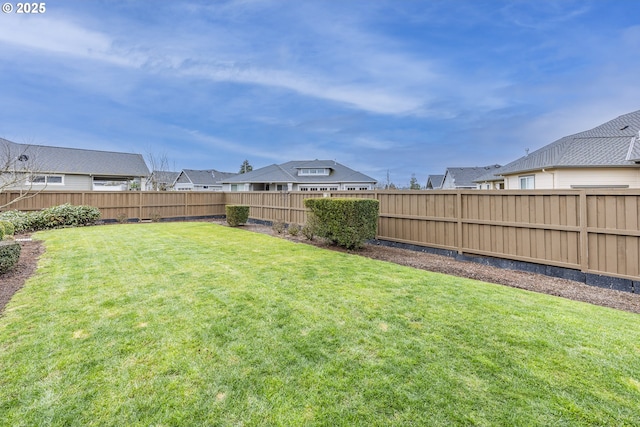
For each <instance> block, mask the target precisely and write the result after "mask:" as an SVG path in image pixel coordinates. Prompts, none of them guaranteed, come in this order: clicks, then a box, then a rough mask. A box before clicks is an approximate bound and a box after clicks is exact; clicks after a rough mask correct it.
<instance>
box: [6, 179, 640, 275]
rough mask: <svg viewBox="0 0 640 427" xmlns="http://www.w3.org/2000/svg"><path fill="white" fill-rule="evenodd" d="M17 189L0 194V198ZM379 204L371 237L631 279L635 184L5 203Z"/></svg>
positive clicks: (639, 264)
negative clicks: (325, 200) (336, 200)
mask: <svg viewBox="0 0 640 427" xmlns="http://www.w3.org/2000/svg"><path fill="white" fill-rule="evenodd" d="M18 195H19V193H12V192H3V193H0V205H2V204H4V203H6V202H8V201H9V200H13V199H14V198H15V197H17V196H18ZM327 196H334V197H361V198H373V199H377V200H379V201H380V216H379V221H378V236H377V237H378V238H379V239H381V240H388V241H391V242H398V243H407V244H412V245H419V246H426V247H432V248H439V249H445V250H450V251H456V252H458V253H460V254H470V255H480V256H490V257H496V258H504V259H510V260H516V261H524V262H531V263H537V264H544V265H550V266H556V267H563V268H570V269H575V270H580V271H582V272H585V273H592V274H599V275H606V276H613V277H620V278H624V279H630V280H633V281H640V190H607V189H593V190H591V189H589V190H524V191H520V190H500V191H495V190H493V191H492V190H486V191H482V190H456V191H356V192H348V191H339V192H325V193H321V192H230V193H225V192H193V191H186V192H91V191H90V192H53V191H50V192H42V193H39V194H37V195H35V196H34V197H30V198H26V199H22V200H20V201H19V202H17V203H15V204H13V205H11V206H10V207H9V208H8V209H18V210H25V211H33V210H39V209H43V208H46V207H50V206H55V205H60V204H63V203H71V204H75V205H81V204H84V205H91V206H95V207H97V208H99V209H100V211H101V212H102V218H103V219H105V220H115V219H121V218H123V217H126V218H137V219H141V220H145V219H150V218H193V217H213V216H221V215H224V214H225V206H226V205H227V204H242V205H248V206H249V207H250V214H249V215H250V217H251V218H253V219H257V220H263V221H284V222H286V223H290V224H291V223H297V224H304V223H305V222H306V216H307V211H306V209H305V207H304V199H306V198H310V197H327Z"/></svg>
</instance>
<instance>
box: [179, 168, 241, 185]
mask: <svg viewBox="0 0 640 427" xmlns="http://www.w3.org/2000/svg"><path fill="white" fill-rule="evenodd" d="M181 174H182V175H184V176H185V177H186V178H187V179H188V180H189V181H190V182H191V183H192V184H194V185H216V184H217V185H220V184H221V183H222V181H223V180H225V179H227V178H230V177H232V176H235V175H237V174H235V173H232V172H220V171H217V170H215V169H205V170H196V169H183V170H182V172H181Z"/></svg>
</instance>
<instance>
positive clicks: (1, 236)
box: [0, 221, 5, 240]
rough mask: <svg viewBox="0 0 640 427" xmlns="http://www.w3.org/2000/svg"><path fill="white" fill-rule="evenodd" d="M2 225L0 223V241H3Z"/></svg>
mask: <svg viewBox="0 0 640 427" xmlns="http://www.w3.org/2000/svg"><path fill="white" fill-rule="evenodd" d="M4 233H5V231H4V224H3V223H2V222H1V221H0V240H2V239H4Z"/></svg>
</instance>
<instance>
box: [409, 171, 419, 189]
mask: <svg viewBox="0 0 640 427" xmlns="http://www.w3.org/2000/svg"><path fill="white" fill-rule="evenodd" d="M409 189H410V190H419V189H420V184H418V179H417V178H416V174H415V173H412V174H411V181H409Z"/></svg>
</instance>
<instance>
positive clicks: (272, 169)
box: [223, 160, 376, 184]
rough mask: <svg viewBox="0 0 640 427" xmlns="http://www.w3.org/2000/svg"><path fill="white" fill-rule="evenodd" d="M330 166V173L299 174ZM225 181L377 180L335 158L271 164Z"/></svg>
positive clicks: (312, 181)
mask: <svg viewBox="0 0 640 427" xmlns="http://www.w3.org/2000/svg"><path fill="white" fill-rule="evenodd" d="M305 168H312V169H313V168H316V169H320V168H329V169H330V170H331V172H330V173H329V175H298V171H299V170H300V169H305ZM223 182H224V183H230V184H233V183H246V182H248V183H252V184H258V183H266V184H270V183H276V182H281V183H288V182H295V183H302V184H304V183H321V182H371V183H373V184H375V183H376V180H375V179H373V178H371V177H370V176H367V175H365V174H363V173H360V172H358V171H354V170H353V169H350V168H348V167H346V166H344V165H342V164H340V163H337V162H335V161H333V160H294V161H290V162H287V163H282V164H280V165H276V164H273V165H269V166H265V167H263V168H260V169H254V170H253V171H251V172H247V173H243V174H238V175H235V176H233V177H231V178H227V179H225V180H224V181H223Z"/></svg>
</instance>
